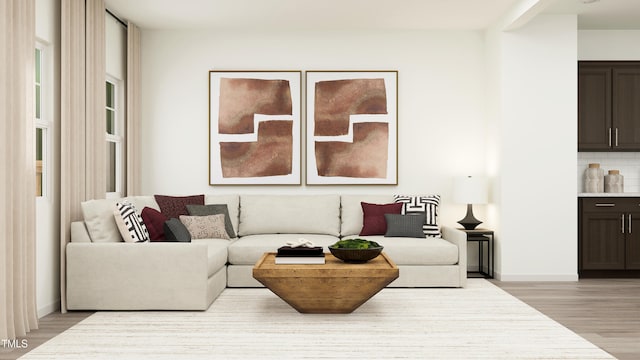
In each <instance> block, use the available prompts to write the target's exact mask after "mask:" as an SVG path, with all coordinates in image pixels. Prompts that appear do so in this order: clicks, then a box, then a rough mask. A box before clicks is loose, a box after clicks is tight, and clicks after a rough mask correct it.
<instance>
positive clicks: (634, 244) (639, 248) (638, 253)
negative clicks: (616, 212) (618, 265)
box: [626, 212, 640, 270]
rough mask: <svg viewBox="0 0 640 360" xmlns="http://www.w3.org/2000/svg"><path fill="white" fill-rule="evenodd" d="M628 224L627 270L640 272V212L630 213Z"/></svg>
mask: <svg viewBox="0 0 640 360" xmlns="http://www.w3.org/2000/svg"><path fill="white" fill-rule="evenodd" d="M627 224H630V225H631V226H629V225H627V246H626V258H627V259H626V260H627V269H628V270H640V212H633V213H629V214H628V215H627Z"/></svg>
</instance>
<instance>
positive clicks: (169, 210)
mask: <svg viewBox="0 0 640 360" xmlns="http://www.w3.org/2000/svg"><path fill="white" fill-rule="evenodd" d="M154 197H155V198H156V202H157V203H158V205H159V206H160V211H161V212H162V214H163V215H164V216H166V217H167V219H171V218H176V219H179V218H180V215H189V212H188V211H187V205H189V204H193V205H204V195H191V196H166V195H154Z"/></svg>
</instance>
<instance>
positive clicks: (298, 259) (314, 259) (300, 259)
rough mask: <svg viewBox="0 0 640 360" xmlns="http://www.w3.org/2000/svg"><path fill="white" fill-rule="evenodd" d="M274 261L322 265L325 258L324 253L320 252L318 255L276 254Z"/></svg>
mask: <svg viewBox="0 0 640 360" xmlns="http://www.w3.org/2000/svg"><path fill="white" fill-rule="evenodd" d="M275 263H276V265H291V264H300V265H304V264H308V265H318V264H320V265H322V264H324V263H325V260H324V254H321V255H320V256H276V260H275Z"/></svg>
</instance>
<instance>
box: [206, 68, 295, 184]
mask: <svg viewBox="0 0 640 360" xmlns="http://www.w3.org/2000/svg"><path fill="white" fill-rule="evenodd" d="M301 82H302V71H295V70H294V71H240V70H211V71H209V184H210V185H300V184H301V172H302V171H301V147H300V143H301V122H302V121H301V97H302V88H301Z"/></svg>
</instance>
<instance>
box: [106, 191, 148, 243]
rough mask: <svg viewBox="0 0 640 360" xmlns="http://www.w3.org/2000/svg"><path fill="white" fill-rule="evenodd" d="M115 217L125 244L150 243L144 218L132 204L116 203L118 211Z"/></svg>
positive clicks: (114, 212) (114, 213) (115, 212)
mask: <svg viewBox="0 0 640 360" xmlns="http://www.w3.org/2000/svg"><path fill="white" fill-rule="evenodd" d="M113 216H114V219H115V221H116V225H117V226H118V230H119V231H120V235H121V236H122V239H123V240H124V241H125V242H133V243H140V242H148V241H149V240H150V238H149V231H148V230H147V226H146V225H145V224H144V221H143V220H142V216H140V213H138V210H137V209H136V207H135V206H133V205H131V203H129V202H126V201H122V202H118V203H116V210H114V211H113Z"/></svg>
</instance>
